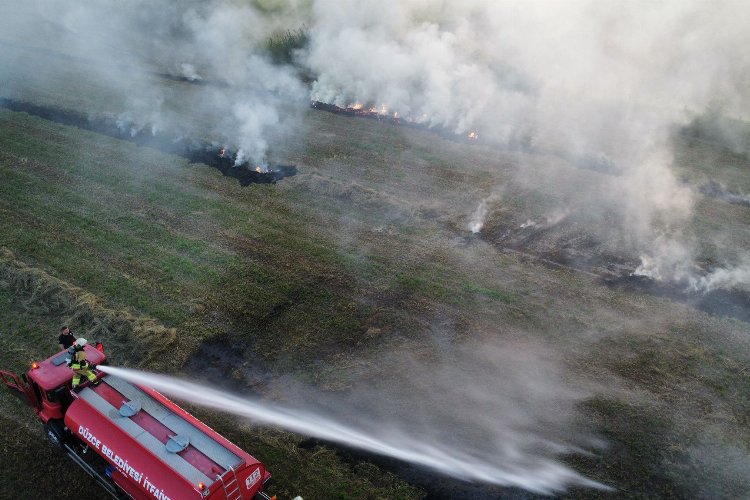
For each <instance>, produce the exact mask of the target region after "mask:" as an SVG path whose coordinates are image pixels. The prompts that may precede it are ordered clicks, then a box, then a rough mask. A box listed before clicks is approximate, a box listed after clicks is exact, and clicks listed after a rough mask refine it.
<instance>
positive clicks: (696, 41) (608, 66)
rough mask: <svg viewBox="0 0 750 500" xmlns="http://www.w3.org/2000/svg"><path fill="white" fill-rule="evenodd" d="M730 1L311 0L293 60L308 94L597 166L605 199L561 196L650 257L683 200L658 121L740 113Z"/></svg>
mask: <svg viewBox="0 0 750 500" xmlns="http://www.w3.org/2000/svg"><path fill="white" fill-rule="evenodd" d="M744 10H745V8H744V5H743V3H742V2H740V1H726V2H720V3H715V2H707V1H684V0H679V1H677V0H672V1H665V2H659V3H653V2H646V1H636V2H625V1H615V2H598V1H593V0H578V1H572V2H523V3H517V2H497V1H486V0H470V1H463V2H445V1H437V0H409V1H401V0H398V1H397V0H384V1H377V2H361V1H338V0H336V1H334V0H318V1H316V2H314V4H313V11H314V18H313V21H312V23H311V24H310V46H309V50H308V51H307V53H306V54H305V57H304V58H303V60H304V62H305V64H307V65H308V67H309V68H310V69H311V70H312V72H313V73H314V74H316V75H317V79H316V80H315V82H314V83H313V86H312V90H311V98H312V99H313V100H321V101H325V102H329V103H334V104H336V105H339V106H346V105H349V104H352V103H355V102H359V103H366V104H368V103H371V104H373V105H375V106H378V107H379V106H386V107H387V108H388V109H389V110H391V111H397V112H398V113H399V115H400V116H410V117H412V118H413V119H414V120H416V121H420V122H424V123H427V124H429V125H436V126H443V127H447V128H449V129H451V130H453V131H455V132H456V133H461V134H464V133H466V132H467V131H469V130H476V131H478V132H479V133H481V136H482V138H483V142H490V143H493V142H494V143H500V144H522V145H527V146H528V145H532V146H534V147H536V148H537V149H539V150H542V151H549V152H552V153H555V154H559V155H561V156H563V157H564V158H569V159H571V160H573V161H579V162H584V161H590V160H586V159H590V158H596V159H597V160H595V163H597V165H598V166H599V167H598V168H603V169H607V170H609V174H610V175H611V176H612V178H611V180H610V182H608V183H605V184H606V190H607V192H608V193H609V196H608V197H606V198H604V197H602V196H601V193H600V192H599V191H598V190H599V189H600V188H601V183H600V182H596V183H592V185H591V186H587V185H578V186H576V187H575V190H574V191H571V192H568V193H564V194H567V195H570V196H575V197H577V198H578V199H592V200H594V199H595V200H597V201H598V203H599V204H600V205H602V207H601V208H602V210H613V209H614V210H615V211H617V213H619V214H620V221H619V224H620V226H621V227H620V232H621V237H622V239H623V240H626V241H625V242H626V243H627V244H628V245H629V247H631V248H633V249H634V251H636V252H638V253H642V254H649V255H656V254H657V253H658V251H659V250H660V248H657V246H654V245H653V244H652V243H653V242H654V240H655V239H657V238H661V239H669V238H671V239H673V240H674V241H675V245H686V242H684V241H683V240H682V239H681V238H682V236H681V234H680V231H679V229H680V227H682V226H683V225H684V224H685V222H686V221H687V220H689V218H690V216H691V209H692V205H693V193H692V192H691V191H690V190H689V189H688V188H687V187H686V186H684V185H683V184H682V183H681V182H679V181H678V178H677V176H676V175H675V173H674V171H673V170H672V167H671V163H672V153H671V149H670V144H669V140H670V133H671V131H672V130H673V127H674V126H675V125H679V124H686V123H687V122H688V121H689V120H690V119H691V118H692V116H694V114H697V113H701V112H703V111H704V110H706V109H707V108H708V107H709V106H713V105H714V104H715V103H716V102H720V103H721V105H722V106H723V107H724V108H725V109H728V110H731V113H732V114H733V115H734V116H744V117H749V116H750V93H749V92H748V91H747V85H746V82H747V81H750V62H749V60H748V58H747V57H745V50H746V49H745V47H746V46H748V43H750V32H749V31H748V30H747V29H746V27H745V26H744V25H743V23H741V22H738V21H737V12H742V11H744ZM528 175H533V174H528ZM478 212H479V213H481V206H480V210H479V211H478ZM662 246H663V245H662ZM653 259H654V261H656V260H664V258H662V257H660V256H658V255H657V256H656V257H653ZM669 272H670V269H666V268H661V269H660V270H659V274H660V275H662V276H664V277H666V276H667V275H668V274H669ZM670 279H671V277H670Z"/></svg>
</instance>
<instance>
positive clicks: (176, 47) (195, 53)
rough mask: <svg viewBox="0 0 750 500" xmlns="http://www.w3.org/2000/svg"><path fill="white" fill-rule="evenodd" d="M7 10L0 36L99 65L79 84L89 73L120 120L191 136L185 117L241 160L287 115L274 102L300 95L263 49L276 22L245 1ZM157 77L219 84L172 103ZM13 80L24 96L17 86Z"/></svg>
mask: <svg viewBox="0 0 750 500" xmlns="http://www.w3.org/2000/svg"><path fill="white" fill-rule="evenodd" d="M8 10H9V12H6V13H4V16H3V19H2V21H0V23H2V28H3V29H2V31H3V37H6V38H10V39H11V40H13V41H14V42H15V43H23V44H25V46H31V47H37V46H41V47H45V48H48V50H51V51H53V53H55V54H63V55H65V56H67V57H70V56H73V57H76V58H80V59H81V60H85V61H88V62H92V63H95V64H92V65H91V69H92V73H91V74H86V75H80V78H81V83H82V84H83V85H82V86H85V84H86V82H87V81H89V80H97V81H100V82H103V83H105V84H106V85H107V86H109V88H110V89H111V91H112V93H113V95H114V96H115V97H116V98H117V99H119V100H122V102H123V107H124V108H125V109H126V110H127V111H125V112H124V113H122V114H121V115H120V119H121V121H122V123H123V126H124V127H130V128H132V129H133V131H134V133H136V132H137V131H139V130H140V129H141V128H143V127H145V126H149V127H151V128H152V129H153V130H155V131H165V130H166V131H168V132H169V133H171V134H173V135H174V134H177V133H184V134H190V133H192V132H194V130H193V129H194V127H192V126H191V124H190V121H191V120H186V114H187V116H189V117H192V118H193V119H195V120H200V121H204V122H205V123H213V124H214V126H213V127H212V128H213V130H211V134H212V139H213V140H215V141H217V142H218V143H219V144H221V143H226V144H228V145H230V146H231V147H232V148H234V149H237V150H238V160H239V162H240V163H241V162H242V161H249V162H251V163H254V164H260V165H265V162H266V154H267V151H268V145H269V139H270V138H271V137H278V136H279V135H280V134H281V133H282V132H283V130H284V129H285V127H286V125H287V124H286V121H287V120H288V119H289V118H290V117H289V116H288V113H283V112H281V111H280V109H279V106H278V103H279V102H284V103H287V102H295V101H297V102H305V99H306V91H305V89H304V87H303V85H302V84H301V83H300V82H299V80H298V79H297V78H296V77H295V75H294V72H293V71H292V70H291V69H290V68H288V67H281V66H274V65H272V64H271V63H270V62H269V61H268V60H267V59H266V58H265V57H263V56H262V55H261V54H262V43H263V42H264V41H265V39H266V38H267V36H268V35H269V33H271V32H272V31H273V30H274V29H275V27H276V26H277V23H274V21H273V19H272V17H269V16H268V15H263V13H261V12H258V10H257V9H255V8H253V7H252V6H251V5H249V4H248V5H243V4H242V3H239V2H208V3H206V2H172V1H160V2H130V3H127V4H117V3H112V2H107V1H94V2H87V3H86V4H60V3H58V2H50V1H45V0H32V1H30V2H24V3H23V5H22V6H21V5H19V6H17V7H14V8H12V9H8ZM40 42H41V43H40ZM18 64H23V60H19V61H18ZM6 70H7V71H12V68H7V69H6ZM163 74H167V75H174V76H177V77H182V78H184V79H185V80H187V81H203V80H204V79H209V80H211V81H214V82H221V83H222V85H218V86H211V85H201V86H196V88H195V89H194V91H193V92H192V93H191V95H190V100H189V102H180V103H179V106H180V109H174V108H173V107H172V108H170V107H169V106H168V105H167V101H168V99H169V97H170V96H171V92H170V89H169V87H168V86H166V85H164V82H163V81H161V80H160V79H159V78H155V76H158V75H163ZM56 76H57V75H54V74H52V75H50V79H52V80H54V79H55V78H56ZM66 77H67V76H66ZM63 81H64V83H65V84H70V83H71V82H69V81H65V80H63ZM72 83H73V84H74V85H75V82H72ZM18 87H19V88H17V89H15V90H16V91H17V92H19V93H20V94H21V95H22V92H23V86H22V84H21V85H19V86H18ZM10 97H14V95H13V94H11V95H10ZM172 106H174V104H172ZM186 110H187V113H185V111H186ZM203 125H204V124H201V126H203ZM202 132H203V133H205V131H202Z"/></svg>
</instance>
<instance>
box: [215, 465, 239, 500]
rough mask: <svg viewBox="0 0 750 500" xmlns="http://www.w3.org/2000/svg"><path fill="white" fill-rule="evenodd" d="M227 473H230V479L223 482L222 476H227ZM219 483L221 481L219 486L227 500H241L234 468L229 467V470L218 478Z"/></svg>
mask: <svg viewBox="0 0 750 500" xmlns="http://www.w3.org/2000/svg"><path fill="white" fill-rule="evenodd" d="M229 472H231V473H232V477H230V478H229V481H227V482H224V476H226V475H228V474H229ZM219 481H221V485H222V486H223V487H224V494H225V495H226V497H227V500H242V491H241V490H240V482H239V481H238V480H237V473H236V472H235V470H234V467H232V466H231V465H230V466H229V470H228V471H226V472H225V473H224V474H222V475H220V476H219Z"/></svg>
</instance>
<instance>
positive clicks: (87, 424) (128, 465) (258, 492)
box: [0, 344, 271, 500]
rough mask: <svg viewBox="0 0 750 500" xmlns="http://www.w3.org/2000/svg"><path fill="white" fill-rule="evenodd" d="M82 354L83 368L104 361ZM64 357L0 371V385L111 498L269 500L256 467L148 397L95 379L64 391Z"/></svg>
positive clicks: (93, 350)
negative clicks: (18, 370)
mask: <svg viewBox="0 0 750 500" xmlns="http://www.w3.org/2000/svg"><path fill="white" fill-rule="evenodd" d="M85 350H86V358H87V360H88V361H89V363H91V364H93V365H100V364H102V363H104V362H105V361H106V356H105V354H104V349H103V348H102V347H101V344H97V346H96V347H94V346H92V345H91V344H87V345H86V346H85ZM69 356H70V354H69V353H68V351H62V352H60V353H58V354H56V355H54V356H52V357H50V358H49V359H46V360H44V361H41V362H39V363H33V364H32V367H31V369H30V370H29V371H28V372H26V373H24V374H22V375H20V376H18V375H16V374H13V373H10V372H6V371H0V379H1V380H2V381H3V382H4V383H5V385H6V386H8V387H9V388H10V389H11V390H12V391H13V392H14V393H15V394H16V395H17V396H19V397H20V398H21V399H22V400H23V401H24V402H26V403H27V404H28V405H29V406H31V407H32V408H33V409H34V410H35V411H36V413H37V414H38V416H39V419H40V420H41V421H42V422H43V423H44V429H45V432H46V433H47V437H48V438H49V440H50V441H51V442H52V443H53V444H54V445H55V446H57V447H59V448H61V449H62V450H63V451H64V452H65V453H67V455H68V456H69V457H70V458H71V459H73V461H74V462H76V463H77V464H78V465H79V466H80V467H81V468H83V470H85V471H86V472H87V473H88V474H90V475H91V476H92V477H93V478H94V479H95V480H96V481H97V482H98V483H99V484H100V485H101V486H103V487H104V489H106V490H107V491H108V492H109V493H110V494H111V495H112V497H114V498H118V499H122V498H131V499H135V500H145V499H158V500H170V499H171V500H182V499H189V498H196V499H210V500H219V499H221V500H240V499H253V500H260V499H266V500H270V498H269V496H268V495H267V494H266V493H264V491H263V489H264V485H265V483H266V482H267V481H268V480H269V479H270V477H271V474H270V473H269V472H268V471H267V470H266V468H265V467H264V466H263V464H261V463H260V462H259V461H258V460H256V459H255V458H253V457H252V456H251V455H250V454H248V453H246V452H245V451H243V450H241V449H240V448H238V447H237V446H236V445H234V444H232V443H231V442H229V441H228V440H227V439H225V438H224V437H222V436H221V435H220V434H218V433H217V432H216V431H214V430H213V429H211V428H210V427H208V426H207V425H206V424H204V423H203V422H201V421H200V420H198V419H197V418H195V417H194V416H192V415H191V414H189V413H188V412H186V411H185V410H183V409H182V408H180V407H179V406H177V405H176V404H175V403H173V402H172V401H170V400H169V399H167V398H165V397H164V396H162V395H161V394H159V393H158V392H156V391H154V390H153V389H149V388H148V387H141V386H137V385H133V384H131V383H129V382H126V381H125V380H123V379H120V378H117V377H115V376H113V375H109V374H105V373H101V372H100V373H98V375H97V376H98V377H99V380H98V382H99V383H98V384H96V385H93V384H90V383H89V382H88V381H87V382H85V383H83V384H81V385H80V386H79V387H78V388H77V389H76V391H74V390H71V381H72V378H73V371H72V370H71V369H70V368H69V367H68V365H67V362H66V361H67V359H68V358H69ZM84 380H85V379H84Z"/></svg>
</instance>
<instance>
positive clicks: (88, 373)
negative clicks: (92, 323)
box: [69, 338, 99, 389]
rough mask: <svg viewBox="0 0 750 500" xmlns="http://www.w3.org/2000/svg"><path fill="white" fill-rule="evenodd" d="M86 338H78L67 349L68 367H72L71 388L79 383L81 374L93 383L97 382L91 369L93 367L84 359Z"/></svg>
mask: <svg viewBox="0 0 750 500" xmlns="http://www.w3.org/2000/svg"><path fill="white" fill-rule="evenodd" d="M85 345H86V339H84V338H79V339H78V340H76V342H75V344H73V346H72V347H71V348H70V349H69V351H70V353H71V358H70V367H71V368H72V369H73V389H75V388H76V387H78V384H80V383H81V376H84V377H86V378H87V379H88V380H89V382H91V383H92V384H93V385H96V384H98V383H99V379H97V378H96V374H95V373H94V372H93V371H92V370H93V369H94V367H93V366H92V365H91V363H89V362H88V361H87V360H86V351H85V350H84V346H85Z"/></svg>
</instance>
